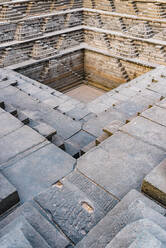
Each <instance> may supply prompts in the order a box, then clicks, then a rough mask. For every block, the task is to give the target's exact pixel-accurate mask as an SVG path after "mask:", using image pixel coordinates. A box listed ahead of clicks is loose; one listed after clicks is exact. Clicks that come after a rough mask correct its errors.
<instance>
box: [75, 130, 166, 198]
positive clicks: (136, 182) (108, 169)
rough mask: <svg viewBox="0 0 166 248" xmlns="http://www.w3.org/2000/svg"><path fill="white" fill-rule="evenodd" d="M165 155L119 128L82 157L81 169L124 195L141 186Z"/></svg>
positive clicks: (119, 196)
mask: <svg viewBox="0 0 166 248" xmlns="http://www.w3.org/2000/svg"><path fill="white" fill-rule="evenodd" d="M164 157H165V152H164V151H162V150H160V149H158V148H156V147H155V146H152V145H149V144H147V143H144V142H142V141H140V140H138V139H136V138H134V137H131V136H129V135H127V134H124V133H120V132H117V133H116V134H114V135H113V136H111V137H109V138H108V139H107V140H106V141H104V142H103V143H102V144H100V145H99V146H97V147H96V148H94V149H92V150H90V151H89V152H87V153H86V154H85V155H83V156H82V157H81V158H79V159H78V162H77V169H78V170H79V171H81V172H82V173H83V174H84V175H86V176H87V177H89V178H90V179H92V180H93V181H94V182H95V183H97V184H98V185H101V186H102V187H104V188H105V189H106V190H107V191H109V192H110V193H112V194H113V195H115V196H116V197H117V198H122V197H123V196H124V195H125V194H127V192H129V191H130V190H131V189H133V188H135V189H139V188H140V186H141V184H142V180H143V178H144V177H145V175H147V173H148V172H150V171H151V170H152V169H153V168H154V167H155V166H156V165H158V164H159V163H160V162H161V161H162V160H163V159H164Z"/></svg>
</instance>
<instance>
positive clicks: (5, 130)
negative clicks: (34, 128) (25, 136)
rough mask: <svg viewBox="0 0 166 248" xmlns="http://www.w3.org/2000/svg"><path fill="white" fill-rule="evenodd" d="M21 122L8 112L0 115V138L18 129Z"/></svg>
mask: <svg viewBox="0 0 166 248" xmlns="http://www.w3.org/2000/svg"><path fill="white" fill-rule="evenodd" d="M22 126H23V124H22V123H21V121H19V120H18V119H17V118H15V117H14V116H12V115H11V114H9V113H4V114H2V115H0V138H1V137H3V136H5V135H7V134H9V133H11V132H13V131H15V130H17V129H19V128H20V127H22Z"/></svg>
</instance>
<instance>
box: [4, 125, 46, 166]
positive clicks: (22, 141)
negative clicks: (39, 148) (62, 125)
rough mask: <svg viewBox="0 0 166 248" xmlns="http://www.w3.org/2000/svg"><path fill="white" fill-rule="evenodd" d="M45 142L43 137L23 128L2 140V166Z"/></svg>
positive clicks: (27, 128)
mask: <svg viewBox="0 0 166 248" xmlns="http://www.w3.org/2000/svg"><path fill="white" fill-rule="evenodd" d="M44 141H45V139H44V138H43V137H42V136H41V135H39V134H38V133H37V132H35V131H33V130H32V129H30V128H29V127H26V126H24V127H21V128H20V129H18V130H16V131H14V132H12V133H10V134H8V135H7V136H4V137H2V138H1V139H0V150H1V154H0V164H2V163H4V162H8V161H9V160H10V159H12V158H14V157H15V156H17V155H18V154H20V153H22V152H24V151H26V150H28V149H30V148H32V147H33V146H35V145H38V144H40V143H42V142H44Z"/></svg>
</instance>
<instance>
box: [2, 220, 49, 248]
mask: <svg viewBox="0 0 166 248" xmlns="http://www.w3.org/2000/svg"><path fill="white" fill-rule="evenodd" d="M20 231H21V232H22V234H23V235H24V241H23V242H25V240H27V241H28V243H30V244H32V247H35V246H36V247H38V246H39V247H42V248H44V247H46V248H49V247H50V246H49V245H48V244H47V242H46V241H45V240H44V239H43V238H42V237H41V236H40V235H39V234H38V233H37V232H36V231H35V229H34V228H33V227H32V226H31V225H30V224H29V223H28V222H27V221H26V219H25V218H24V217H22V216H21V217H18V218H16V219H15V220H13V221H12V222H11V223H10V224H8V225H7V226H6V227H4V228H3V229H1V231H0V237H1V242H2V247H3V245H4V247H5V243H6V246H7V245H9V247H14V245H15V247H17V246H16V245H17V244H18V247H19V246H20V245H21V244H20V242H22V240H21V239H19V237H18V236H17V235H19V234H20ZM6 233H7V234H8V237H6V236H4V235H5V234H6ZM11 233H12V236H13V237H11V236H10V234H11ZM14 237H15V238H14ZM6 239H7V240H6ZM14 239H16V240H14ZM8 243H9V244H8ZM26 243H27V242H26ZM26 243H25V244H24V245H27V244H26Z"/></svg>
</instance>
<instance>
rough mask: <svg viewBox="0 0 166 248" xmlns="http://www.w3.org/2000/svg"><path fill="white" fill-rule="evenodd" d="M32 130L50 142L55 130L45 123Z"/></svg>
mask: <svg viewBox="0 0 166 248" xmlns="http://www.w3.org/2000/svg"><path fill="white" fill-rule="evenodd" d="M33 129H34V130H36V131H37V132H38V133H40V134H41V135H42V136H44V137H45V138H47V139H49V140H51V138H52V136H53V135H55V134H56V130H55V129H54V128H53V127H51V126H49V125H47V124H46V123H40V124H39V125H37V126H35V127H34V128H33Z"/></svg>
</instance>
